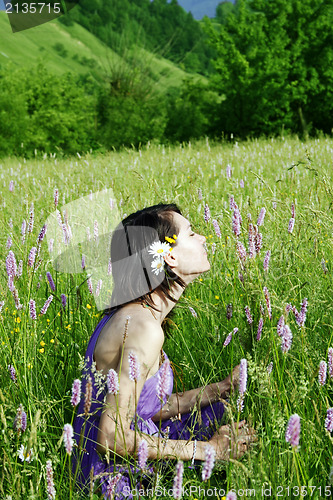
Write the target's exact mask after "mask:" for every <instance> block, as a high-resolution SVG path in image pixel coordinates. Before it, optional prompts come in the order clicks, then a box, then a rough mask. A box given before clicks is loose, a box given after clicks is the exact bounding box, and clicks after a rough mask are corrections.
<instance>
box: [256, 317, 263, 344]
mask: <svg viewBox="0 0 333 500" xmlns="http://www.w3.org/2000/svg"><path fill="white" fill-rule="evenodd" d="M263 324H264V320H263V318H260V319H259V324H258V331H257V340H258V341H259V340H260V339H261V333H262V327H263Z"/></svg>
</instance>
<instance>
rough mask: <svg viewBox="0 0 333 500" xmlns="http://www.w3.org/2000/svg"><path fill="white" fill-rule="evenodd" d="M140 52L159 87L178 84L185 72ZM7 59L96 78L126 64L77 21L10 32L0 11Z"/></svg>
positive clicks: (1, 45)
mask: <svg viewBox="0 0 333 500" xmlns="http://www.w3.org/2000/svg"><path fill="white" fill-rule="evenodd" d="M140 54H141V57H142V59H143V60H144V61H145V67H147V68H148V72H149V76H150V77H151V78H152V80H153V81H154V82H155V84H156V87H157V88H158V89H159V90H160V91H164V90H166V89H167V88H168V87H170V86H178V85H180V84H181V82H182V80H183V78H184V77H186V76H189V74H188V73H186V72H184V71H183V70H181V69H180V68H178V67H177V66H175V65H174V64H173V63H172V62H170V61H168V60H166V59H163V58H160V57H157V56H155V55H153V54H151V53H149V52H147V51H144V50H143V49H141V50H140ZM9 61H11V62H12V63H13V64H14V65H18V66H26V67H29V66H31V65H35V64H36V63H37V62H39V61H41V62H42V63H43V64H44V65H45V66H46V68H47V69H49V70H50V71H52V72H54V73H55V74H58V75H60V74H63V73H66V72H68V71H70V72H73V73H76V74H82V75H83V74H87V73H88V74H91V75H92V76H93V77H94V78H95V79H96V80H103V79H104V78H105V76H107V75H108V74H110V68H114V67H116V66H118V67H124V65H126V63H125V62H124V61H123V60H122V58H121V57H120V56H119V55H117V54H116V53H115V52H114V51H113V50H112V49H110V48H109V47H107V46H106V45H105V44H103V42H101V41H100V40H99V39H98V38H96V37H95V36H94V35H92V34H91V33H90V32H89V31H87V30H86V29H85V28H83V27H82V26H80V25H79V24H76V23H74V24H73V26H64V25H63V24H61V23H59V22H58V21H57V20H54V21H51V22H48V23H45V24H43V25H41V26H37V27H35V28H31V29H28V30H25V31H21V32H18V33H13V32H12V31H11V27H10V24H9V21H8V17H7V14H6V13H5V12H1V11H0V67H3V66H4V65H6V64H7V63H8V62H9ZM199 78H200V80H202V77H199Z"/></svg>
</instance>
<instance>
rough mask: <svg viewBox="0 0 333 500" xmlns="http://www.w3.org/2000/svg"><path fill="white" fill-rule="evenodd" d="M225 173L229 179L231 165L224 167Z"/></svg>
mask: <svg viewBox="0 0 333 500" xmlns="http://www.w3.org/2000/svg"><path fill="white" fill-rule="evenodd" d="M225 171H226V174H227V179H231V166H230V165H229V164H228V165H227V168H226V169H225Z"/></svg>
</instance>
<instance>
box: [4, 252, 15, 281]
mask: <svg viewBox="0 0 333 500" xmlns="http://www.w3.org/2000/svg"><path fill="white" fill-rule="evenodd" d="M6 270H7V274H8V276H10V277H11V278H13V279H14V276H16V273H17V265H16V258H15V255H14V252H13V251H12V250H9V252H8V255H7V258H6Z"/></svg>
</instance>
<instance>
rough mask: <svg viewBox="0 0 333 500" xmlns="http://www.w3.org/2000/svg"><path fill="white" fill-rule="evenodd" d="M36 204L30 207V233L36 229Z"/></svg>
mask: <svg viewBox="0 0 333 500" xmlns="http://www.w3.org/2000/svg"><path fill="white" fill-rule="evenodd" d="M34 217H35V215H34V204H33V203H31V205H30V211H29V224H28V233H32V230H33V228H34Z"/></svg>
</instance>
